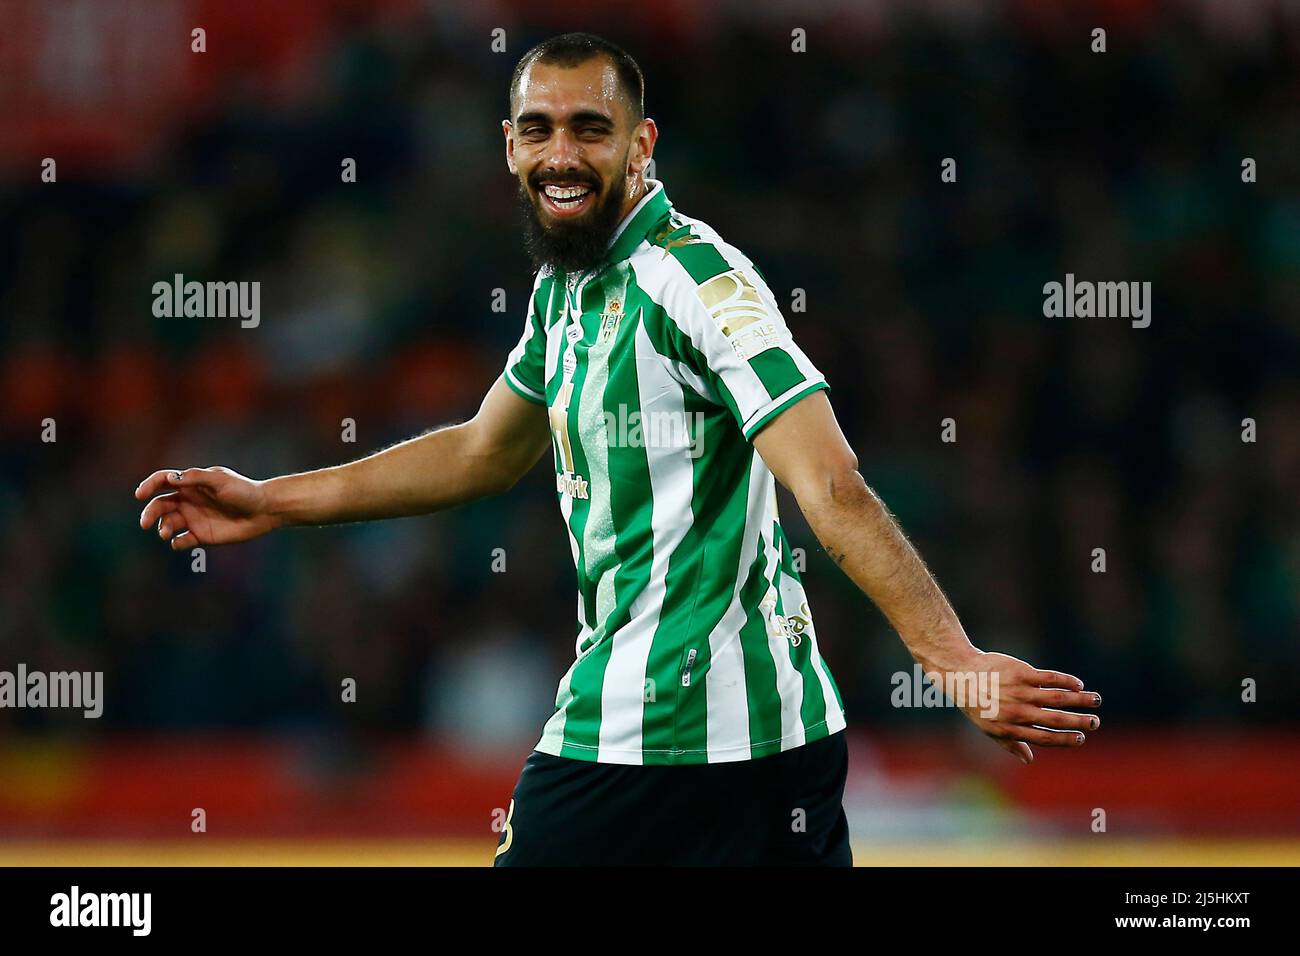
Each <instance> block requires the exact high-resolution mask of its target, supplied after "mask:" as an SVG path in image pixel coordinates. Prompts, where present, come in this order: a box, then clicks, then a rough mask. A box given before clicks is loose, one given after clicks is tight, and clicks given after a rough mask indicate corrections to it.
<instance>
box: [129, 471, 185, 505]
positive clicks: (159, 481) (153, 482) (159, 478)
mask: <svg viewBox="0 0 1300 956" xmlns="http://www.w3.org/2000/svg"><path fill="white" fill-rule="evenodd" d="M179 474H180V471H179V470H178V469H176V468H164V469H162V470H161V471H155V472H154V473H153V474H152V475H150V476H149V477H148V478H146V479H145V480H144V481H142V482H140V484H139V485H137V486H136V489H135V496H136V498H138V499H139V500H141V501H144V500H145V499H147V498H152V497H153V496H154V495H155V494H157V493H158V491H159V489H161V488H166V487H167V486H168V485H169V484H170V479H169V477H168V476H170V475H179Z"/></svg>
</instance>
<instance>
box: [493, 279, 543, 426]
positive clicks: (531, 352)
mask: <svg viewBox="0 0 1300 956" xmlns="http://www.w3.org/2000/svg"><path fill="white" fill-rule="evenodd" d="M544 278H545V276H544V275H543V272H538V273H537V277H536V278H535V279H534V281H533V291H532V293H531V294H530V295H529V296H528V315H527V316H526V317H525V318H524V331H523V334H522V335H521V336H520V337H519V342H518V344H516V345H515V347H514V348H513V349H511V351H510V355H509V356H508V357H507V358H506V367H505V372H504V373H503V374H504V376H505V380H506V384H507V385H509V386H510V388H511V389H512V390H513V391H514V392H515V393H517V394H518V395H519V397H520V398H524V399H527V400H528V401H530V402H533V403H534V404H537V405H545V404H546V329H545V327H544V326H543V324H542V315H543V310H544V309H545V308H546V303H545V302H544V301H543V302H540V303H539V301H538V300H539V299H542V298H543V296H544V294H545V290H546V289H547V288H548V285H549V284H545V283H543V279H544Z"/></svg>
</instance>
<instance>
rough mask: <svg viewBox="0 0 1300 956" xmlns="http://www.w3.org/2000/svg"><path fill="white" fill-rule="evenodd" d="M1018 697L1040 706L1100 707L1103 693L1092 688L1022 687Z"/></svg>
mask: <svg viewBox="0 0 1300 956" xmlns="http://www.w3.org/2000/svg"><path fill="white" fill-rule="evenodd" d="M1015 696H1016V697H1017V698H1018V699H1020V700H1024V701H1026V702H1027V703H1030V704H1036V705H1038V706H1039V707H1100V706H1101V694H1098V693H1094V692H1093V691H1090V690H1084V691H1075V690H1054V689H1052V688H1048V687H1026V688H1021V689H1020V692H1019V693H1017V694H1016V695H1015Z"/></svg>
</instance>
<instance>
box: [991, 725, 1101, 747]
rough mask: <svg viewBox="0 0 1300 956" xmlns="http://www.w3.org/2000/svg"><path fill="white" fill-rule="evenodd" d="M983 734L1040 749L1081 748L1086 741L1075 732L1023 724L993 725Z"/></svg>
mask: <svg viewBox="0 0 1300 956" xmlns="http://www.w3.org/2000/svg"><path fill="white" fill-rule="evenodd" d="M985 733H987V734H989V735H991V736H993V737H997V738H999V739H1000V740H1002V741H1006V740H1019V741H1023V742H1025V743H1028V744H1038V745H1039V746H1042V747H1082V746H1083V742H1084V740H1085V739H1086V738H1085V737H1084V735H1083V734H1081V733H1079V732H1078V731H1076V730H1050V729H1048V728H1045V727H1031V726H1026V725H1024V724H1006V723H998V724H994V725H993V727H992V728H991V729H988V730H986V731H985Z"/></svg>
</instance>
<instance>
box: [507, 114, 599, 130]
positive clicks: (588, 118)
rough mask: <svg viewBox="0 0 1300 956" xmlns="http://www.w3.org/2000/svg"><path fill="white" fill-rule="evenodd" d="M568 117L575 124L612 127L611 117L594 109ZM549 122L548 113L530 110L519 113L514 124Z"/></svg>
mask: <svg viewBox="0 0 1300 956" xmlns="http://www.w3.org/2000/svg"><path fill="white" fill-rule="evenodd" d="M570 119H571V121H572V122H573V123H575V124H576V123H597V124H599V125H601V126H608V127H609V128H610V129H613V128H614V119H613V117H611V116H606V115H605V114H604V113H600V112H597V111H596V110H579V111H578V112H576V113H574V114H573V116H572V117H570ZM550 122H551V116H550V114H549V113H544V112H542V111H541V110H530V111H529V112H527V113H520V114H519V117H518V119H516V120H515V125H516V126H523V125H524V124H525V123H548V124H549V123H550Z"/></svg>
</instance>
